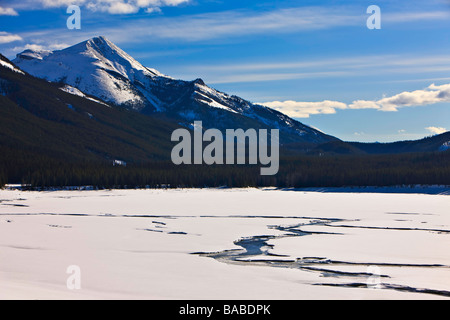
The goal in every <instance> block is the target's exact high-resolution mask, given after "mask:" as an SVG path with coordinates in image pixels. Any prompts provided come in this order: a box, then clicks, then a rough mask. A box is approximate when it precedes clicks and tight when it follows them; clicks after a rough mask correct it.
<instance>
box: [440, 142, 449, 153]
mask: <svg viewBox="0 0 450 320" xmlns="http://www.w3.org/2000/svg"><path fill="white" fill-rule="evenodd" d="M447 150H450V141H447V142H444V143H443V144H442V145H441V146H440V147H439V151H447Z"/></svg>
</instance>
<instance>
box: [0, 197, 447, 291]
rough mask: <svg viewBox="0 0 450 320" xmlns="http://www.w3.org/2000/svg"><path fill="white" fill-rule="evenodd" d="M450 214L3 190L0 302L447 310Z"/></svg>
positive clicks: (414, 205)
mask: <svg viewBox="0 0 450 320" xmlns="http://www.w3.org/2000/svg"><path fill="white" fill-rule="evenodd" d="M449 208H450V197H449V196H448V195H446V194H445V193H444V194H434V195H430V194H413V193H411V194H401V193H395V194H394V193H350V192H325V193H323V192H314V191H293V190H273V189H204V190H197V189H195V190H193V189H192V190H191V189H188V190H184V189H183V190H182V189H177V190H103V191H51V192H50V191H49V192H35V191H30V192H26V191H19V190H0V299H276V300H277V299H289V300H290V299H448V298H450V252H449V247H450V210H449ZM69 266H78V267H79V268H80V271H81V275H80V278H79V280H80V284H81V289H79V290H77V289H76V290H70V289H69V288H68V286H67V280H68V279H69V277H71V275H72V274H68V273H67V269H68V267H69Z"/></svg>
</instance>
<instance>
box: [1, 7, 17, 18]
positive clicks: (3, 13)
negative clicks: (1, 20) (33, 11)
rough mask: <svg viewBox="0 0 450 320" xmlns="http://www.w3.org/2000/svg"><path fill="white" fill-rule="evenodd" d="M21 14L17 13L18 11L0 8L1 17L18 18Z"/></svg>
mask: <svg viewBox="0 0 450 320" xmlns="http://www.w3.org/2000/svg"><path fill="white" fill-rule="evenodd" d="M18 15H19V14H18V13H17V11H16V10H14V9H13V8H3V7H0V16H18Z"/></svg>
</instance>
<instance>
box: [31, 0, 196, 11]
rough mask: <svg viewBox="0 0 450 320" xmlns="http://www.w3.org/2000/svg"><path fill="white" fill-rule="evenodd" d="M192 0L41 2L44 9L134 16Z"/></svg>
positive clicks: (76, 0) (67, 0) (69, 0)
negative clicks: (82, 9) (77, 8)
mask: <svg viewBox="0 0 450 320" xmlns="http://www.w3.org/2000/svg"><path fill="white" fill-rule="evenodd" d="M189 1H190V0H39V1H35V2H38V3H39V4H40V5H41V6H43V7H44V8H60V7H67V6H69V5H78V6H85V7H86V8H88V9H89V10H91V11H94V12H95V11H99V12H107V13H110V14H133V13H137V12H139V11H140V10H141V9H144V10H145V11H146V12H154V11H155V12H158V10H159V8H160V7H172V6H178V5H180V4H184V3H188V2H189Z"/></svg>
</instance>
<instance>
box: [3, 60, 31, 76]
mask: <svg viewBox="0 0 450 320" xmlns="http://www.w3.org/2000/svg"><path fill="white" fill-rule="evenodd" d="M0 65H1V66H2V67H5V68H8V69H10V70H12V71H14V72H17V73H20V74H25V72H23V71H22V70H20V69H18V68H16V67H14V66H13V65H12V64H11V63H8V62H6V61H3V60H0Z"/></svg>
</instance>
